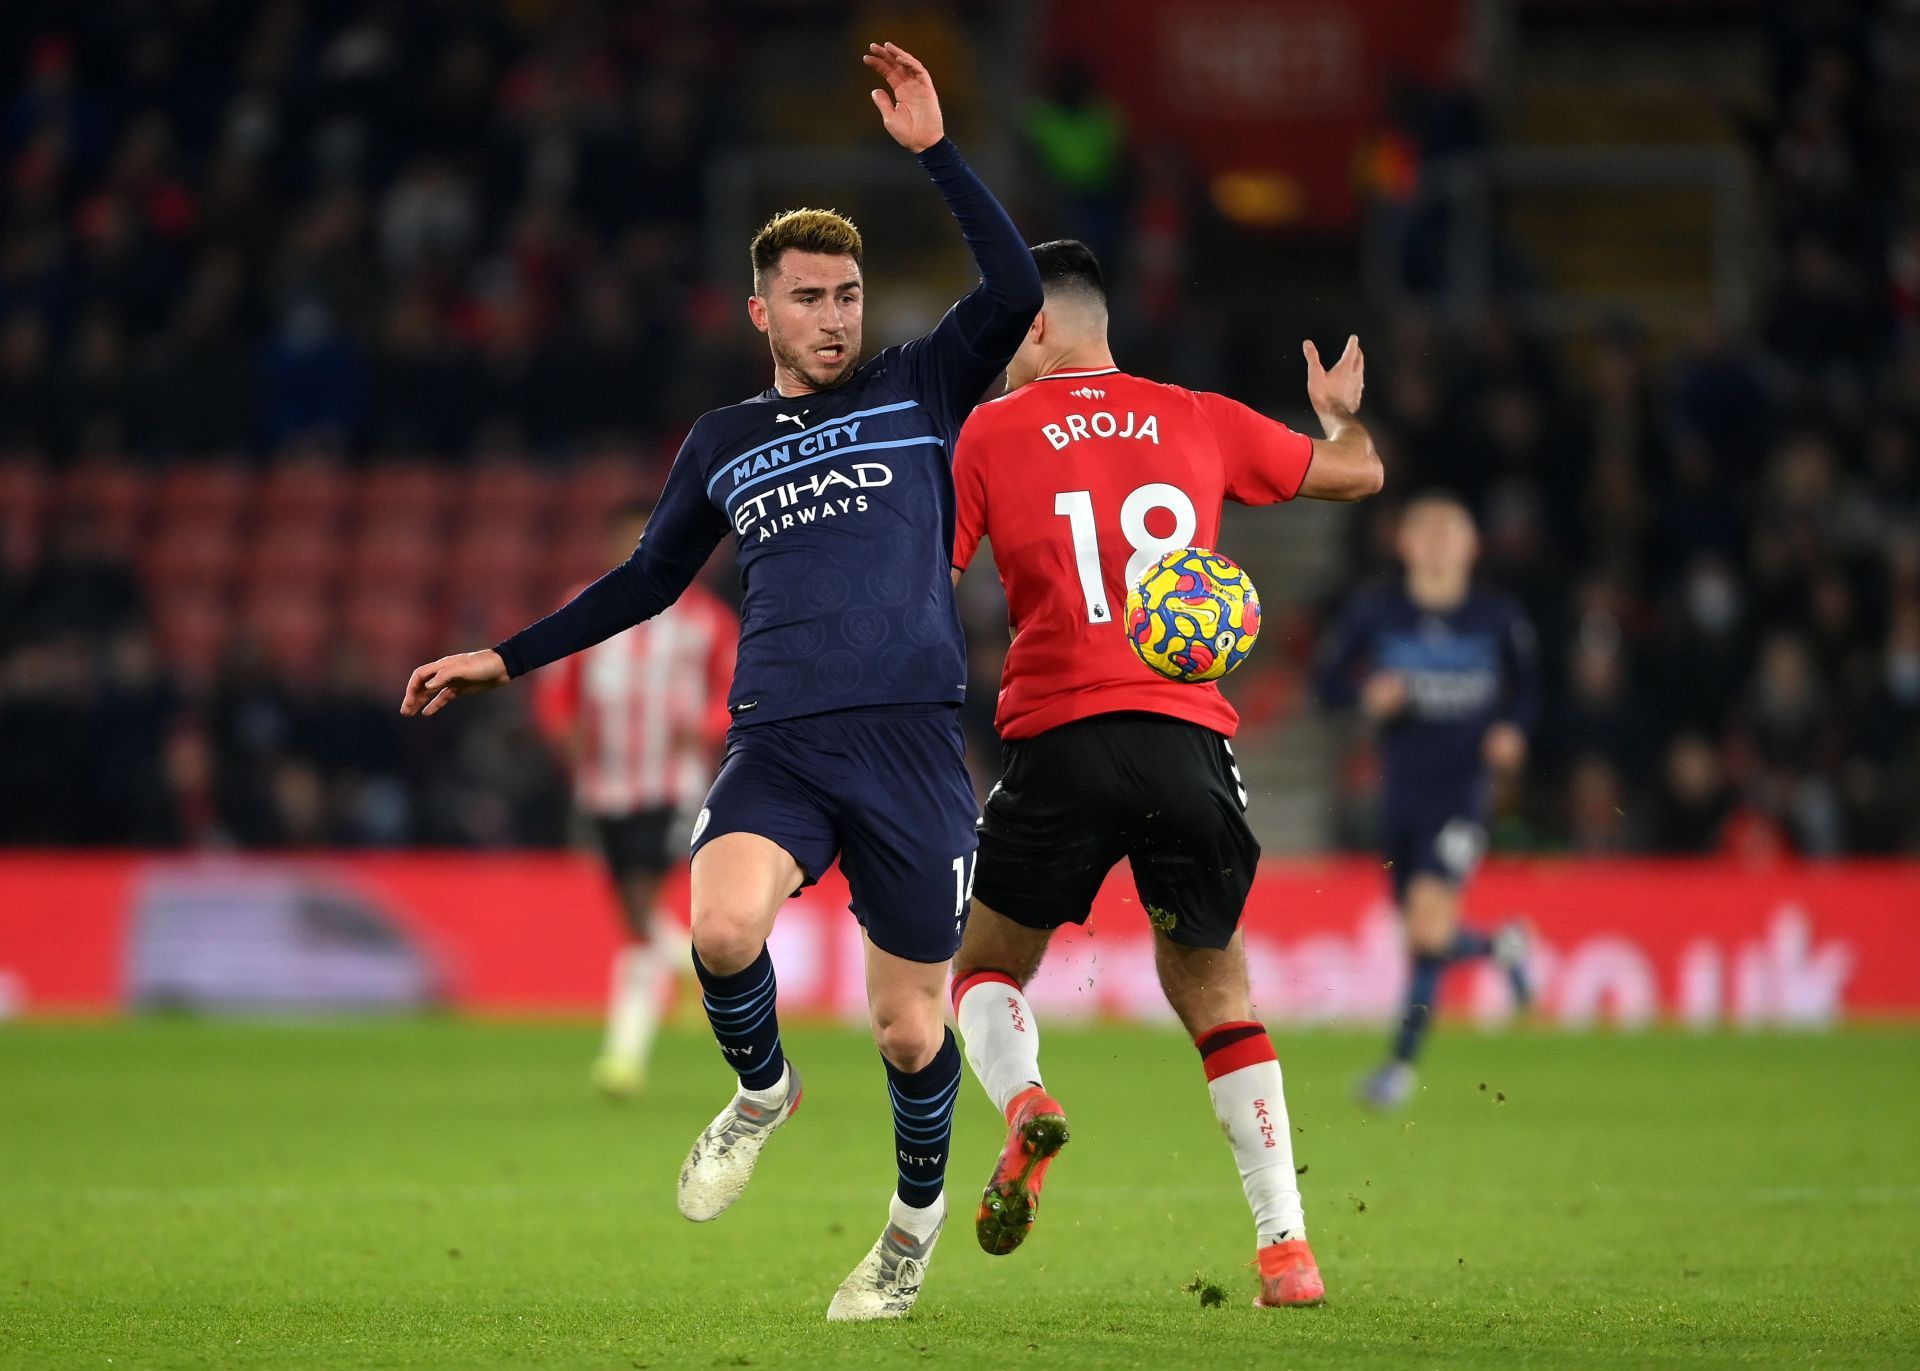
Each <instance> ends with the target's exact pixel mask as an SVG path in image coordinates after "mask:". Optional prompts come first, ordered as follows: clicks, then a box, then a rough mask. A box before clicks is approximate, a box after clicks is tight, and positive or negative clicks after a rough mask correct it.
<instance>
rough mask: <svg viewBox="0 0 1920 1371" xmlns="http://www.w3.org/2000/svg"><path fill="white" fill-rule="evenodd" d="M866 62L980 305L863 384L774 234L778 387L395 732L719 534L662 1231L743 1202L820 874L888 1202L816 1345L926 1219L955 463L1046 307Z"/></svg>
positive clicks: (839, 291) (902, 89)
mask: <svg viewBox="0 0 1920 1371" xmlns="http://www.w3.org/2000/svg"><path fill="white" fill-rule="evenodd" d="M865 61H866V63H867V65H868V66H870V67H872V68H873V69H874V70H875V71H877V72H879V73H880V75H881V76H882V77H883V78H884V80H885V83H886V88H885V89H881V90H875V91H874V92H873V101H874V104H875V105H876V106H877V107H878V108H879V110H880V117H881V120H882V122H883V123H884V124H885V126H886V129H887V132H888V133H889V134H891V135H892V136H893V138H894V140H895V141H896V142H898V143H900V144H901V145H902V146H904V147H905V148H907V149H908V150H909V151H911V152H913V153H915V154H917V155H918V156H919V158H920V163H921V165H922V166H923V167H924V168H925V169H926V171H927V173H928V174H929V175H930V176H931V177H932V178H933V181H934V184H935V185H936V186H938V187H939V189H940V192H941V194H942V195H943V196H944V197H945V199H946V202H947V207H948V209H949V210H950V211H951V212H952V214H953V216H954V218H955V219H956V220H957V221H958V222H959V225H960V230H961V233H962V234H963V235H964V236H965V238H966V240H967V245H968V247H969V248H971V249H972V251H973V256H974V260H975V262H976V263H977V264H978V266H979V268H980V275H981V281H980V284H979V286H978V287H977V288H976V289H974V290H973V291H972V292H971V293H970V294H969V295H967V296H966V297H965V298H964V299H962V300H961V301H960V302H959V303H958V304H956V305H955V306H954V307H953V308H952V309H951V310H950V311H948V313H947V315H946V317H945V318H944V319H942V320H941V321H940V324H939V326H938V327H936V328H935V329H934V330H933V332H931V333H929V334H928V335H926V336H925V337H924V338H920V339H917V340H915V341H913V342H910V343H908V344H906V345H905V346H903V347H894V348H888V349H887V350H885V351H883V352H881V353H879V354H878V355H877V356H875V357H874V358H873V359H872V360H871V361H869V362H867V363H866V364H865V365H864V366H860V365H857V363H858V360H859V356H860V343H861V316H862V305H863V296H864V292H863V288H862V284H861V272H860V257H861V243H860V235H859V232H858V231H857V230H856V229H855V228H854V226H853V225H852V224H851V223H849V222H848V221H847V220H845V219H843V218H841V217H840V216H839V215H837V214H831V213H827V212H825V211H821V210H795V211H792V212H789V213H786V214H782V215H778V216H776V217H775V218H774V219H772V220H771V221H770V222H769V223H768V224H767V225H766V227H765V228H763V229H762V230H761V231H760V233H759V235H758V236H757V237H756V238H755V239H754V241H753V245H752V259H753V273H754V293H753V296H752V298H751V299H750V300H749V301H748V302H747V308H748V313H749V315H750V316H751V318H752V320H753V323H754V326H755V327H756V328H758V329H760V330H761V331H762V332H764V333H765V334H766V335H767V341H768V345H769V347H770V349H771V351H772V354H773V372H774V383H773V385H772V387H771V388H769V389H768V390H766V391H765V392H763V393H762V394H760V395H758V396H756V397H755V398H753V399H751V400H748V401H745V402H743V403H741V404H737V405H730V406H727V407H726V408H723V409H717V410H714V411H711V412H710V413H708V414H705V415H703V416H701V418H700V419H699V420H698V421H697V422H696V423H695V424H694V426H693V430H692V432H690V433H689V434H688V436H687V439H686V442H685V444H684V445H683V446H682V447H681V450H680V455H679V457H678V459H677V460H676V461H675V463H674V466H673V470H672V471H671V472H670V473H669V475H668V477H667V483H666V488H665V490H664V491H663V492H662V494H661V498H660V505H659V508H658V509H657V510H656V511H655V513H654V516H653V521H652V523H650V524H649V525H648V526H647V532H646V536H645V537H643V538H641V540H640V545H639V547H637V548H636V549H635V550H634V553H633V556H632V557H631V558H629V559H628V560H627V561H626V562H625V563H623V564H622V565H620V566H618V567H616V568H615V569H614V570H613V571H611V572H609V573H608V574H607V575H606V576H604V577H602V578H601V579H600V580H598V581H596V582H595V583H594V584H593V585H592V586H590V587H588V588H587V589H586V590H585V591H584V592H582V593H581V594H580V596H579V597H578V598H576V599H574V600H573V601H572V602H570V603H569V604H568V605H567V606H566V607H565V608H563V609H561V610H559V611H558V612H557V613H555V614H553V615H551V616H549V617H548V618H546V619H544V620H542V621H541V622H539V623H537V624H535V625H533V626H532V627H530V628H527V629H524V630H522V631H521V632H519V633H517V634H515V635H514V636H513V637H511V638H509V639H508V640H507V641H506V642H504V643H501V644H500V645H499V646H498V647H497V648H494V649H492V650H489V651H482V652H475V653H466V654H462V655H459V656H454V657H446V658H442V659H441V660H439V661H437V662H432V663H429V664H428V665H426V666H423V667H420V668H418V669H417V670H416V671H415V672H414V674H413V678H412V679H411V680H410V681H409V682H408V685H407V695H406V701H405V705H404V708H405V710H406V712H408V713H414V712H422V713H431V712H433V711H434V710H437V709H439V708H441V707H443V706H444V705H445V704H446V703H447V702H448V700H450V699H452V698H455V697H457V696H459V695H462V694H466V693H468V692H470V691H475V690H487V689H492V688H494V687H497V686H500V685H504V684H505V683H506V682H507V681H508V680H509V679H511V678H514V677H518V676H521V675H524V674H525V673H526V672H528V671H531V670H533V669H534V668H536V667H538V666H541V665H543V664H545V663H547V662H551V661H556V660H558V659H559V658H561V657H563V656H565V655H567V654H568V653H571V652H577V651H579V650H580V649H581V648H584V647H587V646H589V645H591V644H593V643H595V642H598V641H600V640H601V639H603V638H605V637H607V636H608V635H609V634H612V633H615V632H618V631H619V630H621V629H623V628H627V627H629V626H630V625H632V624H635V623H638V622H640V621H641V620H643V619H647V618H649V617H651V616H652V615H654V614H657V613H659V612H660V611H661V610H662V609H664V608H665V607H666V606H667V605H669V604H671V603H672V602H673V600H674V599H675V598H676V597H677V596H678V595H679V594H680V592H681V591H682V590H684V589H685V588H686V586H687V584H688V582H690V581H691V580H692V579H693V576H694V573H695V572H696V571H698V570H699V568H700V566H701V564H702V563H703V562H705V561H706V559H707V555H708V553H709V552H710V551H711V550H712V549H713V547H714V545H715V544H716V543H718V541H719V540H720V539H721V538H722V537H723V536H724V535H726V534H727V533H728V532H729V531H731V532H732V534H733V536H734V542H735V547H736V550H737V553H738V556H739V561H740V565H741V578H742V582H743V584H744V587H745V598H744V601H743V603H742V607H741V630H740V657H739V664H738V666H737V667H736V669H735V672H734V679H733V690H732V693H731V696H730V700H729V706H728V707H729V709H730V710H731V711H732V714H733V720H734V723H733V728H732V731H731V733H730V734H729V737H728V745H727V755H726V759H725V761H724V762H723V763H722V764H721V768H720V775H719V777H718V778H717V779H716V780H715V781H714V784H713V789H712V791H711V793H709V794H708V796H707V803H706V807H705V808H704V809H702V810H701V811H700V817H699V819H698V821H697V822H696V823H695V826H694V838H693V843H694V857H693V947H694V969H695V972H696V973H697V974H698V976H699V978H700V983H701V985H702V987H703V988H704V991H705V1003H706V1007H707V1015H708V1019H709V1021H710V1022H711V1023H712V1025H713V1031H714V1036H715V1037H716V1038H718V1039H719V1042H720V1048H721V1051H722V1053H723V1054H724V1056H725V1058H726V1061H727V1063H728V1064H729V1066H731V1067H732V1068H733V1069H734V1070H735V1072H736V1073H737V1074H738V1076H739V1089H738V1090H737V1091H736V1092H735V1093H734V1096H733V1098H732V1100H731V1101H729V1102H728V1104H727V1107H726V1108H725V1109H723V1110H721V1111H720V1114H719V1116H718V1117H717V1118H715V1119H714V1121H713V1123H712V1124H711V1125H710V1126H709V1127H708V1128H707V1129H706V1131H705V1132H703V1133H702V1134H701V1135H700V1137H699V1138H698V1139H697V1140H696V1141H695V1143H694V1145H693V1149H692V1151H691V1152H690V1153H689V1154H688V1156H687V1160H686V1164H685V1165H684V1166H683V1167H682V1168H681V1172H680V1184H679V1203H680V1212H681V1213H683V1214H685V1215H686V1216H687V1217H688V1218H690V1219H695V1220H705V1219H712V1218H715V1217H717V1216H718V1215H719V1214H720V1213H721V1212H723V1211H724V1210H725V1209H726V1208H727V1207H728V1206H729V1205H731V1204H732V1203H733V1202H734V1201H735V1200H736V1199H738V1198H739V1197H740V1193H741V1191H742V1190H743V1189H744V1188H745V1187H746V1184H747V1181H748V1178H749V1177H750V1176H751V1175H752V1173H753V1169H754V1164H755V1161H756V1160H757V1158H758V1157H759V1155H760V1152H761V1149H762V1148H763V1147H764V1146H765V1144H766V1143H767V1141H768V1139H769V1138H770V1137H771V1136H772V1134H773V1133H774V1131H775V1130H776V1129H778V1128H779V1127H781V1126H782V1125H784V1123H785V1122H786V1121H787V1120H788V1119H789V1118H791V1117H792V1115H793V1111H794V1109H795V1108H796V1107H797V1106H798V1105H799V1103H800V1081H799V1077H798V1075H797V1073H796V1072H795V1071H794V1069H793V1067H792V1065H791V1064H790V1063H789V1062H788V1061H787V1060H786V1057H785V1054H784V1053H783V1051H782V1049H781V1043H780V1026H779V1021H778V1018H777V1017H776V1014H775V1010H774V997H775V990H774V968H773V962H772V961H771V959H770V958H769V957H768V955H767V946H766V942H767V934H768V932H769V931H770V930H771V928H772V927H773V921H774V915H775V914H776V913H777V912H778V910H779V908H780V905H781V903H782V902H783V901H784V900H786V898H787V897H788V896H789V895H791V894H793V893H794V891H796V890H798V889H799V888H800V887H802V886H804V885H806V884H808V883H809V882H811V881H814V880H817V879H818V878H819V877H820V875H821V873H823V872H824V871H825V870H826V869H827V867H828V866H829V865H830V864H831V863H832V861H833V859H834V857H835V855H836V854H838V856H839V858H840V867H841V870H842V871H843V872H844V873H845V875H846V877H847V883H848V885H849V886H850V887H851V888H852V893H853V904H852V908H853V913H854V915H855V916H856V917H857V918H858V919H859V920H860V922H861V924H862V925H863V927H864V928H865V931H866V960H867V1002H868V1005H869V1008H870V1011H871V1018H872V1026H873V1035H874V1039H875V1041H876V1042H877V1043H878V1045H879V1048H880V1053H881V1056H882V1057H883V1058H884V1059H885V1066H886V1073H887V1087H888V1095H889V1097H890V1099H891V1101H892V1105H893V1121H894V1153H895V1160H896V1163H897V1167H898V1173H899V1183H898V1186H897V1187H896V1190H895V1194H894V1199H893V1206H892V1210H891V1214H890V1217H889V1221H888V1222H887V1224H886V1225H885V1227H884V1229H883V1231H882V1233H881V1236H880V1239H879V1240H878V1241H877V1242H875V1243H874V1245H873V1248H872V1250H871V1251H870V1252H869V1253H868V1254H867V1256H866V1258H865V1259H864V1260H863V1261H861V1263H860V1264H859V1266H858V1267H856V1268H855V1270H854V1271H853V1273H852V1274H851V1275H850V1276H848V1277H847V1279H846V1280H845V1281H844V1282H843V1283H842V1284H841V1286H840V1288H839V1290H838V1292H836V1293H835V1295H834V1297H833V1300H832V1303H831V1304H830V1305H829V1307H828V1310H827V1317H828V1318H829V1319H834V1320H843V1319H879V1318H898V1317H901V1316H903V1315H905V1314H906V1313H907V1312H908V1311H909V1310H910V1309H911V1308H912V1307H913V1303H914V1300H915V1298H916V1297H917V1296H918V1294H919V1291H920V1285H921V1280H922V1278H923V1276H924V1273H925V1271H926V1267H927V1262H928V1260H929V1258H930V1257H931V1256H932V1254H933V1246H934V1241H935V1239H936V1238H937V1237H938V1236H939V1232H940V1225H941V1222H942V1220H943V1219H944V1217H945V1215H946V1199H945V1195H944V1193H943V1188H942V1187H943V1182H944V1178H945V1175H946V1167H947V1152H948V1143H949V1140H950V1139H951V1136H952V1129H953V1102H954V1097H955V1095H956V1094H957V1093H958V1091H959V1089H960V1053H959V1049H958V1048H957V1047H956V1046H955V1045H954V1040H953V1035H952V1034H951V1033H950V1032H948V1031H947V1028H946V1026H945V1024H944V1023H943V1022H942V1015H941V992H942V989H943V988H944V986H945V984H946V964H947V961H948V959H949V958H951V957H952V955H953V953H954V950H955V949H956V948H957V947H958V946H959V943H960V930H961V928H962V927H963V926H964V924H965V922H966V915H967V893H968V887H969V886H970V885H971V883H972V877H973V858H974V849H975V837H974V831H973V821H974V815H975V806H974V797H973V787H972V783H971V780H970V779H969V777H968V774H967V769H966V764H965V757H964V745H963V742H962V738H961V731H960V722H959V708H958V707H959V703H960V700H961V696H962V693H963V687H964V683H965V680H966V664H965V651H964V645H963V642H962V639H961V634H960V619H959V614H958V612H957V611H956V609H955V607H954V600H953V587H952V584H951V582H950V580H949V579H948V571H947V557H948V553H949V552H950V551H951V550H952V546H953V542H952V539H953V518H954V514H953V509H954V504H953V475H952V467H951V452H952V448H953V444H954V442H955V440H956V438H957V436H958V433H959V429H960V424H961V422H962V420H964V419H965V418H966V416H967V414H968V412H969V411H970V410H971V409H972V408H973V406H974V405H975V404H976V403H977V402H978V401H979V399H980V398H981V396H982V394H983V393H984V392H985V390H986V388H987V386H988V385H989V384H990V383H991V382H992V380H993V378H994V377H995V376H997V375H998V374H999V373H1000V370H1001V369H1002V368H1003V367H1004V366H1005V365H1006V362H1007V359H1008V358H1009V357H1011V356H1012V355H1013V353H1014V350H1015V349H1016V348H1017V347H1018V346H1019V343H1020V339H1021V338H1022V336H1023V335H1024V334H1025V333H1026V329H1027V325H1028V324H1029V323H1031V322H1032V320H1033V316H1034V313H1035V312H1036V311H1037V310H1038V309H1039V307H1040V281H1039V277H1038V275H1037V274H1036V273H1035V271H1034V267H1033V259H1032V258H1031V257H1030V256H1029V255H1028V254H1027V248H1026V244H1025V243H1024V242H1023V241H1022V240H1021V238H1020V234H1019V231H1018V230H1017V229H1015V228H1014V226H1013V222H1012V221H1011V220H1010V219H1009V218H1008V217H1007V215H1006V212H1005V211H1004V210H1003V209H1001V208H1000V205H999V204H998V202H996V201H995V200H994V198H993V196H992V195H991V194H990V193H989V192H988V191H987V188H986V187H985V186H983V185H982V184H981V183H980V181H979V179H978V178H977V177H975V176H974V174H973V172H972V171H971V170H970V169H969V168H968V166H967V164H966V163H965V162H964V161H963V160H961V157H960V154H959V153H958V152H956V151H955V150H954V147H953V144H952V143H951V142H949V141H948V140H947V138H946V136H945V134H944V132H943V129H942V123H941V117H940V104H939V100H938V98H937V97H936V95H935V92H934V88H933V82H932V79H931V78H930V77H929V76H928V75H927V70H926V68H925V67H924V66H922V65H921V64H920V63H919V62H918V61H916V60H915V59H914V58H913V57H911V56H910V55H908V54H907V53H905V52H903V51H901V49H900V48H898V47H897V46H895V45H893V44H891V43H888V44H885V45H879V44H876V45H873V46H872V47H871V48H870V50H869V52H868V55H867V56H866V58H865Z"/></svg>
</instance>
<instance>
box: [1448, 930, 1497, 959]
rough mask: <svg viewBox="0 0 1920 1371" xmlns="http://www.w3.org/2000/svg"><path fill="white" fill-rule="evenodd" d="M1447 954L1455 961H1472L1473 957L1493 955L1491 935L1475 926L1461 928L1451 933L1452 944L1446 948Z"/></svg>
mask: <svg viewBox="0 0 1920 1371" xmlns="http://www.w3.org/2000/svg"><path fill="white" fill-rule="evenodd" d="M1447 955H1448V956H1449V957H1450V958H1452V959H1453V960H1454V961H1456V962H1466V961H1472V960H1473V959H1474V958H1475V957H1491V956H1492V955H1493V935H1492V934H1491V933H1482V932H1481V931H1480V930H1479V929H1477V928H1463V929H1461V930H1460V931H1459V932H1458V933H1456V934H1454V935H1453V946H1452V947H1450V948H1448V949H1447Z"/></svg>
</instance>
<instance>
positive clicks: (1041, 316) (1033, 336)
mask: <svg viewBox="0 0 1920 1371" xmlns="http://www.w3.org/2000/svg"><path fill="white" fill-rule="evenodd" d="M1046 336H1047V311H1046V310H1045V309H1044V308H1042V309H1041V311H1040V312H1039V313H1038V314H1036V315H1034V316H1033V322H1032V323H1031V324H1028V325H1027V341H1028V342H1029V343H1036V344H1037V343H1039V342H1040V340H1041V339H1043V338H1045V337H1046Z"/></svg>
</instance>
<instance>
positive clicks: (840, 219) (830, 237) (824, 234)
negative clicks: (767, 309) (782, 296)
mask: <svg viewBox="0 0 1920 1371" xmlns="http://www.w3.org/2000/svg"><path fill="white" fill-rule="evenodd" d="M789 248H791V249H793V250H794V251H795V252H823V253H828V254H830V255H832V256H835V257H851V258H853V261H854V265H855V266H858V265H859V264H860V254H861V251H862V244H861V242H860V230H859V229H857V228H855V227H854V226H853V220H851V219H849V218H847V217H846V216H845V215H844V214H840V213H837V212H835V211H834V210H830V209H789V210H782V211H781V212H780V213H779V214H776V215H774V216H773V218H771V219H769V220H767V222H766V223H765V224H764V225H762V226H761V229H760V231H759V232H758V233H756V234H754V235H753V245H752V247H751V248H750V249H749V252H750V253H751V254H752V257H753V288H754V290H756V291H758V290H759V289H760V287H761V284H762V278H763V277H764V276H765V274H766V272H767V271H768V269H769V268H771V267H774V266H777V265H778V264H779V262H780V254H781V253H783V252H785V251H787V250H788V249H789Z"/></svg>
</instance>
